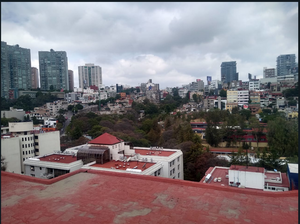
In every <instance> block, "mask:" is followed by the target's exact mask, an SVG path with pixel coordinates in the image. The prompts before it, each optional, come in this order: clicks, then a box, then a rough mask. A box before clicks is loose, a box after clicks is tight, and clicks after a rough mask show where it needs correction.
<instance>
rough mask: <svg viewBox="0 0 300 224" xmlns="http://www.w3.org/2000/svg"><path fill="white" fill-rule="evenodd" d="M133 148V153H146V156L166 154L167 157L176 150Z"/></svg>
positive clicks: (144, 154)
mask: <svg viewBox="0 0 300 224" xmlns="http://www.w3.org/2000/svg"><path fill="white" fill-rule="evenodd" d="M134 150H135V153H138V154H140V155H143V156H147V155H148V156H166V157H168V156H170V155H172V154H173V153H175V152H176V151H167V150H164V149H157V150H147V149H136V148H135V149H134Z"/></svg>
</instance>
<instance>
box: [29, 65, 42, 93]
mask: <svg viewBox="0 0 300 224" xmlns="http://www.w3.org/2000/svg"><path fill="white" fill-rule="evenodd" d="M31 86H32V88H33V89H37V88H39V86H40V81H39V74H38V69H37V68H35V67H31Z"/></svg>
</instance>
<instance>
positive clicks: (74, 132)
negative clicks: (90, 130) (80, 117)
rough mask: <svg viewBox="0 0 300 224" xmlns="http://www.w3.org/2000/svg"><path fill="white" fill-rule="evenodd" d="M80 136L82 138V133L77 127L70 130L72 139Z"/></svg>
mask: <svg viewBox="0 0 300 224" xmlns="http://www.w3.org/2000/svg"><path fill="white" fill-rule="evenodd" d="M81 136H82V131H81V129H80V128H79V127H78V126H76V127H75V128H74V129H73V130H71V137H72V139H79V138H80V137H81Z"/></svg>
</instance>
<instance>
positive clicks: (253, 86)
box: [249, 79, 260, 91]
mask: <svg viewBox="0 0 300 224" xmlns="http://www.w3.org/2000/svg"><path fill="white" fill-rule="evenodd" d="M259 88H260V82H259V79H250V80H249V91H252V90H259Z"/></svg>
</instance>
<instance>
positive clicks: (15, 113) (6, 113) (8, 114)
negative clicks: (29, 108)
mask: <svg viewBox="0 0 300 224" xmlns="http://www.w3.org/2000/svg"><path fill="white" fill-rule="evenodd" d="M3 115H4V116H5V117H6V118H12V117H16V118H18V119H19V120H21V121H23V120H24V116H25V111H6V110H3V111H1V118H3V117H4V116H3Z"/></svg>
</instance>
